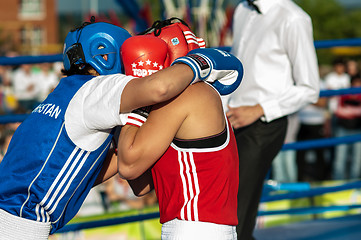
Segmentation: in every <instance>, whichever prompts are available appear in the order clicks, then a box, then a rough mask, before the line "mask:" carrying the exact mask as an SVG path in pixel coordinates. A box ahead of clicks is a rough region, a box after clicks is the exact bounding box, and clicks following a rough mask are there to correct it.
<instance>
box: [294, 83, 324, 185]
mask: <svg viewBox="0 0 361 240" xmlns="http://www.w3.org/2000/svg"><path fill="white" fill-rule="evenodd" d="M320 83H321V84H320V86H321V89H324V82H323V81H322V80H321V82H320ZM298 115H299V118H300V123H301V125H300V129H299V132H298V136H297V141H304V140H312V139H321V138H324V137H326V127H327V125H326V124H327V121H328V114H327V98H319V100H318V101H317V103H315V104H309V105H307V106H305V107H303V108H302V109H301V110H300V111H299V112H298ZM328 160H329V161H328V162H327V161H326V149H325V148H316V149H307V150H299V151H297V169H298V173H297V175H298V181H320V180H326V179H328V178H329V177H330V175H331V174H330V171H331V167H330V165H331V159H328Z"/></svg>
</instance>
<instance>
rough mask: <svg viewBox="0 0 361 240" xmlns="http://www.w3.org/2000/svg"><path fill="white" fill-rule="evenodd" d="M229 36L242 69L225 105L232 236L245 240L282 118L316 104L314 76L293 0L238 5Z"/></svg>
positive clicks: (302, 18)
mask: <svg viewBox="0 0 361 240" xmlns="http://www.w3.org/2000/svg"><path fill="white" fill-rule="evenodd" d="M233 31H234V33H233V45H232V51H231V52H232V53H233V54H235V55H236V56H237V57H239V59H240V60H241V61H242V63H243V64H244V80H243V82H242V84H241V86H240V87H239V88H238V89H237V90H236V91H235V92H234V93H232V94H231V95H230V97H229V99H224V101H226V104H228V105H229V111H228V113H227V115H228V117H229V119H230V121H231V123H232V125H233V127H234V128H235V134H236V138H237V144H238V153H239V161H240V164H239V170H240V171H239V192H238V226H237V235H238V239H247V240H248V239H252V232H253V229H254V226H255V223H256V217H257V210H258V205H259V201H260V198H261V193H262V187H263V183H264V179H265V177H266V174H267V172H268V170H269V168H270V166H271V163H272V160H273V159H274V157H275V156H276V155H277V154H278V152H279V150H280V149H281V147H282V145H283V143H284V139H285V134H286V129H287V115H289V114H292V113H294V112H297V111H298V110H299V109H300V108H302V107H303V106H305V105H306V104H309V103H315V102H316V101H317V99H318V95H319V73H318V66H317V65H318V64H317V57H316V52H315V47H314V41H313V32H312V22H311V18H310V17H309V16H308V15H307V14H306V13H305V12H304V11H303V10H302V9H301V8H300V7H298V6H297V5H296V4H295V3H294V2H293V1H290V0H277V1H275V0H257V1H256V2H253V1H252V0H248V1H243V2H241V3H240V4H239V5H238V6H237V8H236V10H235V13H234V17H233Z"/></svg>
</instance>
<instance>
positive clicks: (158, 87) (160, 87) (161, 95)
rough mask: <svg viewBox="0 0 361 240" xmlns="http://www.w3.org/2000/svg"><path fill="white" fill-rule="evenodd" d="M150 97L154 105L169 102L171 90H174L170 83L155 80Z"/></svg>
mask: <svg viewBox="0 0 361 240" xmlns="http://www.w3.org/2000/svg"><path fill="white" fill-rule="evenodd" d="M153 86H154V88H153V90H152V96H153V101H154V103H160V102H164V101H167V100H169V99H170V98H171V97H173V95H172V89H173V88H174V86H173V84H172V83H169V82H168V81H160V80H157V83H156V84H153Z"/></svg>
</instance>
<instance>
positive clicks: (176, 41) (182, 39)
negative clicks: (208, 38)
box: [146, 18, 206, 67]
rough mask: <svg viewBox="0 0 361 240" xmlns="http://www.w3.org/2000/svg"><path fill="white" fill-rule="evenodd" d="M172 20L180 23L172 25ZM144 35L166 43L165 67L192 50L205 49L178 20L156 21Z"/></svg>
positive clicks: (203, 43) (200, 39)
mask: <svg viewBox="0 0 361 240" xmlns="http://www.w3.org/2000/svg"><path fill="white" fill-rule="evenodd" d="M173 20H178V21H180V22H175V23H172V22H173ZM153 30H154V31H153ZM146 34H147V35H152V36H156V37H158V38H160V39H162V40H163V41H164V42H165V43H167V45H168V58H167V59H166V61H165V63H164V66H165V67H169V66H170V65H171V64H172V62H173V61H174V60H175V59H177V58H179V57H183V56H185V55H187V53H188V52H189V51H191V50H193V49H197V48H205V47H206V44H205V42H204V40H203V39H202V38H198V37H196V36H195V35H194V33H193V32H192V31H191V30H190V29H189V27H188V26H187V25H186V23H185V22H184V21H183V20H181V19H178V18H170V19H167V20H164V21H156V22H154V24H153V26H152V27H151V28H150V29H148V30H147V31H146Z"/></svg>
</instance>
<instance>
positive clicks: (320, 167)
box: [271, 58, 361, 182]
mask: <svg viewBox="0 0 361 240" xmlns="http://www.w3.org/2000/svg"><path fill="white" fill-rule="evenodd" d="M353 87H361V76H360V63H359V62H358V61H356V60H354V59H348V60H346V59H343V58H335V59H334V61H333V62H332V66H330V67H329V68H327V67H325V68H324V67H320V89H321V90H338V89H346V88H353ZM288 120H289V125H288V129H287V135H286V140H285V143H291V142H297V141H304V140H313V139H322V138H330V137H344V136H350V135H354V134H360V133H361V94H346V95H340V96H332V97H322V98H319V101H318V102H317V103H316V104H310V105H308V106H306V107H304V108H303V109H301V110H300V111H298V112H297V113H295V114H293V115H290V116H288ZM360 177H361V142H355V143H351V144H338V145H336V146H332V147H324V148H314V149H307V150H298V151H292V150H291V151H282V152H280V153H279V154H278V156H277V157H276V159H275V161H274V163H273V166H272V173H271V178H272V179H274V180H277V181H279V182H297V181H301V182H302V181H307V182H313V181H324V180H348V179H357V178H360Z"/></svg>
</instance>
